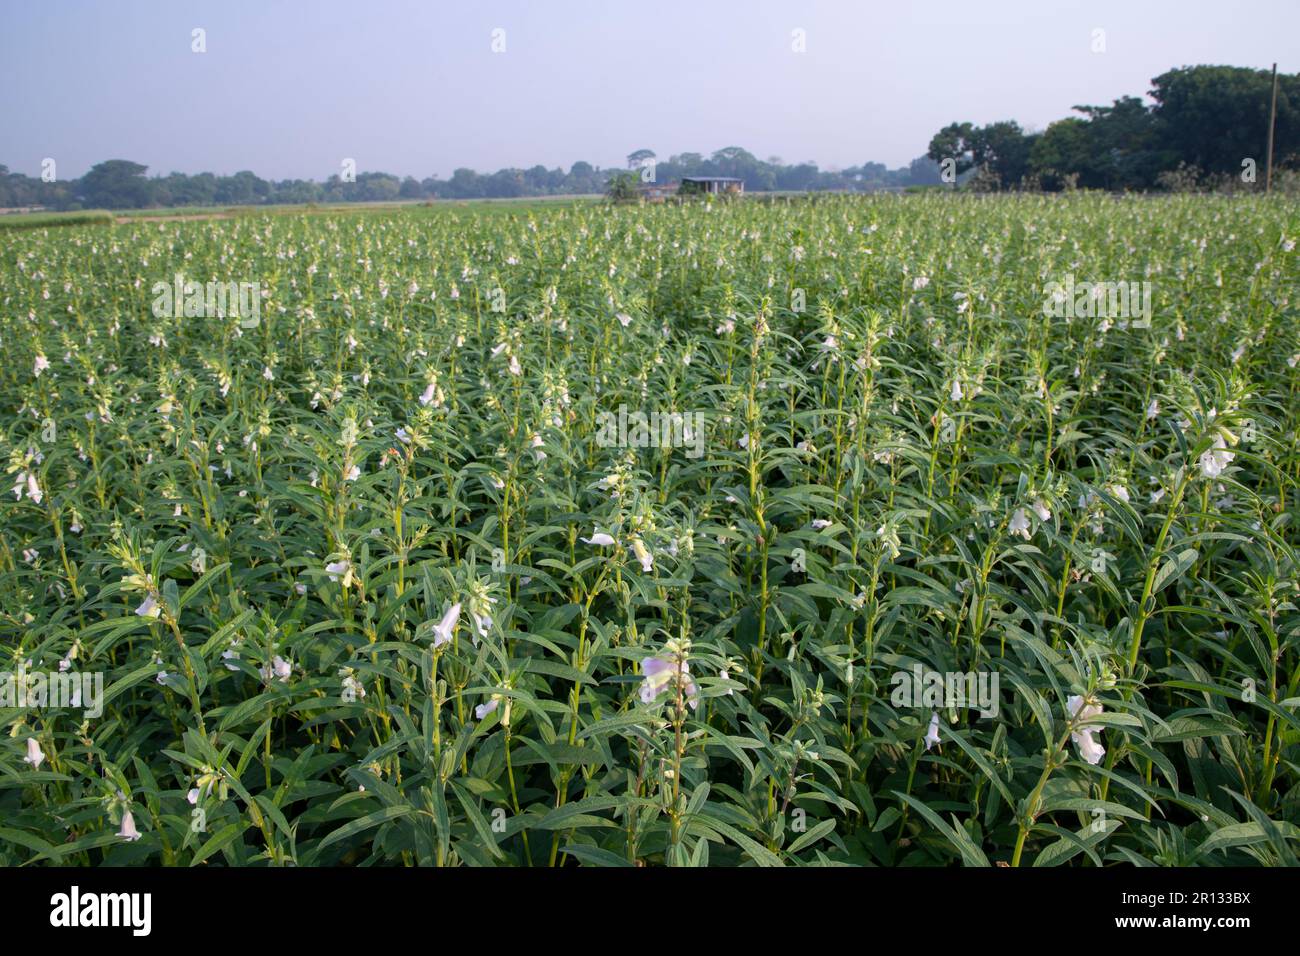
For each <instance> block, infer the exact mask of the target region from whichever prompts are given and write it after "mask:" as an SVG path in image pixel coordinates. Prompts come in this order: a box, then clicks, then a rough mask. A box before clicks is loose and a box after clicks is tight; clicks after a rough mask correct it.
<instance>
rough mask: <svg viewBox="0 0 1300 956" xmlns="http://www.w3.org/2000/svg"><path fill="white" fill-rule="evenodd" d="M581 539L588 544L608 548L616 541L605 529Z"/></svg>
mask: <svg viewBox="0 0 1300 956" xmlns="http://www.w3.org/2000/svg"><path fill="white" fill-rule="evenodd" d="M579 540H581V541H584V542H586V543H587V544H590V545H595V546H597V547H601V548H607V547H609V546H610V545H612V544H615V543H616V542H615V541H614V539H613V538H612V537H610V536H609V535H607V534H605V532H603V531H597V532H596V533H595V534H593V535H592V536H591V537H590V538H580V539H579Z"/></svg>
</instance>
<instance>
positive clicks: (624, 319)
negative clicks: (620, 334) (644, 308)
mask: <svg viewBox="0 0 1300 956" xmlns="http://www.w3.org/2000/svg"><path fill="white" fill-rule="evenodd" d="M614 318H616V319H618V324H619V325H621V326H623V328H627V327H628V326H629V325H631V324H632V316H630V315H628V314H627V313H626V312H620V313H618V314H617V315H616V316H614Z"/></svg>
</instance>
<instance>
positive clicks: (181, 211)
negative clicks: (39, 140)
mask: <svg viewBox="0 0 1300 956" xmlns="http://www.w3.org/2000/svg"><path fill="white" fill-rule="evenodd" d="M598 199H600V197H599V196H548V197H544V198H527V199H466V200H459V199H440V200H436V201H433V202H428V201H418V200H411V201H405V200H403V201H401V202H349V203H323V204H318V203H295V204H290V205H278V206H174V207H169V208H166V209H121V210H117V211H115V212H113V211H109V210H107V209H89V210H80V211H76V212H28V213H11V214H8V215H3V216H0V230H5V229H40V228H47V227H54V226H85V225H97V226H107V225H112V224H114V223H116V224H118V225H130V224H131V223H133V222H135V221H167V220H187V219H195V220H207V219H230V218H233V217H235V216H314V215H339V214H344V213H376V212H379V213H394V212H397V211H407V212H416V211H423V212H429V211H446V210H449V209H474V210H477V211H479V212H482V213H499V212H502V211H510V212H516V213H519V212H531V211H536V210H541V209H551V208H556V207H560V206H569V205H588V204H590V203H592V202H595V201H596V200H598Z"/></svg>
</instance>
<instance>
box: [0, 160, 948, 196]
mask: <svg viewBox="0 0 1300 956" xmlns="http://www.w3.org/2000/svg"><path fill="white" fill-rule="evenodd" d="M628 165H629V167H630V168H631V169H633V170H635V172H636V175H637V178H638V180H645V181H647V182H649V181H654V182H671V181H674V180H680V179H681V178H682V177H683V176H736V177H738V178H741V179H744V180H745V187H746V189H749V190H756V191H760V192H761V191H768V190H862V191H866V190H874V189H882V188H901V187H905V186H922V185H934V184H938V183H939V182H940V179H939V166H938V164H937V163H933V162H931V161H930V160H929V159H927V158H925V157H919V158H917V159H915V160H913V161H912V163H911V164H910V165H909V166H904V167H901V168H899V169H892V170H891V169H888V168H886V167H885V166H884V165H883V164H881V163H872V162H868V163H864V164H863V165H862V166H858V167H851V168H849V169H844V170H837V171H833V172H832V171H826V170H822V169H819V168H818V166H817V164H816V163H812V162H806V163H797V164H791V165H787V164H784V163H783V162H782V161H781V160H780V159H779V158H777V157H772V158H771V159H768V160H766V161H764V160H760V159H757V158H756V157H755V156H753V155H752V154H751V153H749V152H747V151H746V150H744V149H741V148H740V147H736V146H731V147H727V148H725V149H720V150H718V151H716V152H714V153H713V154H711V155H709V156H705V155H704V154H702V153H681V154H679V155H674V156H671V157H669V158H668V159H666V160H662V161H660V160H657V159H656V157H655V154H654V152H653V151H651V150H648V149H641V150H636V151H635V152H633V153H632V154H630V155H629V156H628ZM147 171H148V167H147V166H144V165H141V164H140V163H136V162H132V161H130V160H125V159H110V160H107V161H106V162H102V163H99V164H98V165H96V166H94V167H93V168H92V169H91V170H90V171H89V172H87V173H86V174H85V175H84V176H82V177H80V178H79V179H68V180H57V179H56V180H55V181H52V182H46V181H44V180H43V179H41V178H40V177H33V176H26V175H23V174H21V173H12V172H10V171H9V170H8V168H7V167H5V166H0V208H23V207H30V206H43V207H45V208H47V209H57V210H75V209H144V208H156V207H175V206H242V205H269V204H286V203H287V204H292V203H344V202H386V201H394V200H400V199H407V200H422V199H423V200H430V199H510V198H520V197H528V196H564V195H584V194H594V193H602V192H604V191H605V190H606V188H607V185H608V183H609V180H610V179H611V177H614V176H617V175H619V174H621V173H624V172H626V171H625V170H622V169H601V168H600V167H598V166H593V165H592V164H591V163H587V162H576V163H574V164H573V165H572V166H570V167H569V170H568V172H565V171H564V170H563V169H560V168H558V167H557V168H555V169H547V168H546V167H544V166H533V167H532V168H531V169H501V170H498V171H497V172H495V173H479V172H475V171H474V170H472V169H464V168H462V169H457V170H456V171H455V172H453V173H452V175H451V177H450V178H449V179H439V178H438V177H436V176H430V177H427V178H425V179H416V178H415V177H413V176H407V177H405V178H401V177H398V176H394V175H392V174H390V173H383V172H359V173H357V174H356V175H355V177H348V179H347V180H345V179H344V177H343V176H342V175H341V174H336V175H333V176H331V177H329V179H327V180H325V181H324V182H316V181H314V180H310V179H284V180H278V181H277V180H266V179H262V178H261V177H259V176H257V175H256V174H255V173H252V172H248V171H243V172H238V173H235V174H234V175H233V176H217V175H215V174H213V173H198V174H196V175H192V176H191V175H186V174H185V173H169V174H168V175H166V176H152V177H150V176H147V175H146V173H147Z"/></svg>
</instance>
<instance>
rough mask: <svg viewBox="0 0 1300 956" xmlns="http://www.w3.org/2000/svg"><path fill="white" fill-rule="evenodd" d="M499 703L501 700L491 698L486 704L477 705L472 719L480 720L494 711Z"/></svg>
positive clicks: (494, 697)
mask: <svg viewBox="0 0 1300 956" xmlns="http://www.w3.org/2000/svg"><path fill="white" fill-rule="evenodd" d="M500 703H501V699H500V698H499V697H496V696H493V698H492V699H491V700H489V701H488V702H487V703H486V704H479V705H478V706H477V707H475V708H474V718H475V719H476V720H482V719H483V718H484V717H486V716H487V715H488V714H490V713H492V712H493V711H494V710H496V709H497V705H498V704H500Z"/></svg>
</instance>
